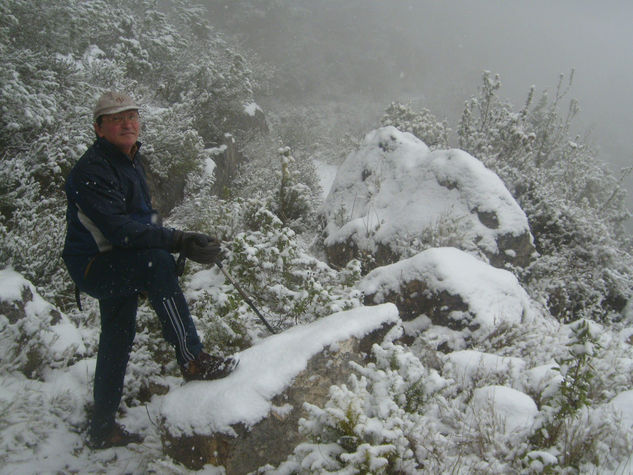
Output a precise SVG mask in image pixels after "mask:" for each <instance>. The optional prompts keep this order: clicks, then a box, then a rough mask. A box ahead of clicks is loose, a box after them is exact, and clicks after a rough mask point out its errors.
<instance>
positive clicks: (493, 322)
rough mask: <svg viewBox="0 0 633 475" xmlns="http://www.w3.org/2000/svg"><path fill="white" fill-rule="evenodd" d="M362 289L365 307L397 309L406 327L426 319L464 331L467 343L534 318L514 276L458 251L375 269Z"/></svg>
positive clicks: (436, 250) (431, 253)
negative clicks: (381, 305) (477, 335)
mask: <svg viewBox="0 0 633 475" xmlns="http://www.w3.org/2000/svg"><path fill="white" fill-rule="evenodd" d="M358 287H359V289H360V290H361V291H362V292H363V293H364V295H365V303H366V304H371V305H375V304H379V303H384V302H392V303H395V304H396V305H397V307H398V310H399V312H400V316H401V318H402V319H403V320H405V321H406V320H413V319H415V318H416V317H418V316H420V315H426V316H427V317H428V318H430V319H431V321H432V322H433V323H434V324H435V325H440V326H444V327H448V328H450V329H452V330H456V331H462V330H465V331H466V333H468V334H464V335H463V336H464V337H466V338H468V337H469V335H470V334H471V333H472V332H476V331H480V332H484V333H485V332H489V331H491V330H492V329H493V328H496V327H498V326H500V325H504V324H507V325H514V324H518V323H520V322H522V321H524V320H525V319H527V318H533V310H532V308H531V305H530V299H529V297H528V295H527V293H526V292H525V290H524V289H523V288H522V287H521V285H520V284H519V282H518V280H517V278H516V277H515V276H514V274H512V273H511V272H509V271H506V270H503V269H497V268H496V267H493V266H491V265H489V264H486V263H485V262H482V261H480V260H479V259H477V258H475V257H473V256H471V255H470V254H467V253H466V252H464V251H460V250H459V249H455V248H433V249H428V250H426V251H423V252H421V253H419V254H417V255H415V256H413V257H411V258H409V259H404V260H402V261H400V262H397V263H395V264H391V265H388V266H384V267H379V268H377V269H374V270H373V271H371V272H370V273H369V274H367V275H366V276H365V277H364V278H363V279H362V280H361V282H360V283H359V286H358ZM453 349H457V348H454V347H453Z"/></svg>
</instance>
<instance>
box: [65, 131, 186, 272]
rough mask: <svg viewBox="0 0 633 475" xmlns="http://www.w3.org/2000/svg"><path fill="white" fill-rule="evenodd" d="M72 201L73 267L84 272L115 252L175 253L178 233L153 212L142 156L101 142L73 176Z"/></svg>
mask: <svg viewBox="0 0 633 475" xmlns="http://www.w3.org/2000/svg"><path fill="white" fill-rule="evenodd" d="M137 145H138V146H139V147H140V143H138V144H137ZM66 196H67V198H68V208H67V211H66V225H67V229H66V241H65V244H64V251H63V253H62V256H63V257H64V260H65V261H66V264H67V265H69V264H71V263H72V264H73V267H75V266H77V265H80V266H81V267H84V266H85V264H87V263H88V261H90V260H91V259H92V257H94V256H95V255H96V254H98V253H100V252H107V251H109V250H111V249H113V248H127V249H145V248H161V249H166V250H170V249H171V247H172V244H173V240H174V230H173V229H170V228H165V227H162V226H161V225H160V220H159V218H158V213H157V212H156V211H155V210H154V209H153V208H152V204H151V198H150V195H149V191H148V189H147V182H146V180H145V171H144V170H143V167H142V165H141V164H140V162H139V155H138V152H137V155H136V156H135V159H134V160H131V159H130V158H129V157H128V156H127V155H125V154H124V153H122V152H121V151H119V149H117V148H116V147H115V146H114V145H112V144H111V143H110V142H108V141H107V140H105V139H103V138H99V139H97V140H96V141H95V142H94V144H93V145H92V146H91V147H90V148H89V149H88V150H87V151H86V153H84V155H83V156H82V157H81V158H80V159H79V161H78V162H77V163H76V164H75V166H74V167H73V169H72V170H71V171H70V173H69V174H68V177H67V178H66ZM69 267H70V266H69ZM75 269H77V268H76V267H75Z"/></svg>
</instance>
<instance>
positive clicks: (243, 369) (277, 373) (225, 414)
mask: <svg viewBox="0 0 633 475" xmlns="http://www.w3.org/2000/svg"><path fill="white" fill-rule="evenodd" d="M398 321H399V317H398V310H397V309H396V307H395V305H393V304H383V305H379V306H376V307H362V308H357V309H353V310H348V311H345V312H339V313H335V314H333V315H331V316H329V317H325V318H322V319H320V320H317V321H316V322H314V323H311V324H309V325H301V326H296V327H293V328H291V329H289V330H287V331H285V332H283V333H281V334H276V335H272V336H270V337H268V338H266V339H264V340H262V341H261V342H259V343H258V344H256V345H254V346H252V347H250V348H248V349H247V350H244V351H242V352H241V353H239V355H238V356H239V359H240V365H239V366H238V368H237V370H236V371H235V372H233V373H232V374H231V375H229V376H228V377H226V378H223V379H221V380H218V381H211V382H195V383H190V384H186V385H184V386H182V387H180V388H178V389H176V390H174V391H171V392H170V393H169V394H168V395H167V396H166V397H165V399H164V401H163V405H162V408H161V414H162V416H163V418H164V419H165V421H166V424H167V425H168V427H169V431H170V432H171V433H172V435H178V434H179V433H180V434H186V435H191V434H192V433H196V434H212V433H216V432H221V433H226V434H233V429H232V428H231V426H232V425H235V424H238V423H242V424H245V425H246V426H248V427H250V426H252V425H254V424H256V423H257V422H259V421H260V420H261V419H263V418H264V417H265V416H266V415H268V413H269V412H270V411H271V410H272V409H273V405H272V403H271V400H272V398H273V397H274V396H276V395H278V394H280V393H281V392H283V390H284V389H285V388H286V387H288V386H289V385H290V383H291V382H292V380H293V379H294V378H295V377H296V376H297V375H298V374H299V373H300V372H301V371H303V370H305V368H306V367H307V364H308V361H309V360H310V358H312V357H313V356H315V355H316V354H318V353H320V352H321V351H322V350H323V349H324V348H325V347H327V346H330V345H332V344H335V343H336V342H340V341H344V340H347V339H348V338H351V337H357V338H360V337H362V336H364V335H366V334H367V333H369V332H371V331H373V330H375V329H376V328H379V327H380V326H381V325H382V324H383V323H397V322H398Z"/></svg>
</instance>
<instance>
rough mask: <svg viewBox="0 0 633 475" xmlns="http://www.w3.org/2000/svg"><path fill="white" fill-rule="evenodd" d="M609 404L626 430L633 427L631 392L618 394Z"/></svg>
mask: <svg viewBox="0 0 633 475" xmlns="http://www.w3.org/2000/svg"><path fill="white" fill-rule="evenodd" d="M610 404H611V406H612V407H613V408H614V409H615V410H616V411H617V413H618V414H620V416H621V419H620V421H621V423H622V425H624V426H625V427H627V428H631V427H633V390H630V391H624V392H622V393H620V394H618V395H617V396H616V397H614V398H613V399H612V400H611V402H610Z"/></svg>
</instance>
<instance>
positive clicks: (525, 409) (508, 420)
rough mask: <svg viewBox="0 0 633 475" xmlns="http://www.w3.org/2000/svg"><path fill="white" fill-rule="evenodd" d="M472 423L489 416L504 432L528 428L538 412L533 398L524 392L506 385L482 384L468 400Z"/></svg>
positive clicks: (498, 428)
mask: <svg viewBox="0 0 633 475" xmlns="http://www.w3.org/2000/svg"><path fill="white" fill-rule="evenodd" d="M470 408H471V410H472V418H473V423H474V424H475V425H479V424H481V419H482V418H486V417H490V418H492V419H493V420H494V426H495V427H496V428H497V430H498V431H500V432H505V433H506V434H509V433H512V432H516V431H520V430H529V429H530V427H531V426H532V424H533V423H534V419H535V417H536V415H537V414H538V408H537V407H536V403H535V402H534V400H533V399H532V398H531V397H530V396H528V395H527V394H525V393H522V392H521V391H517V390H516V389H512V388H509V387H507V386H499V385H492V386H484V387H481V388H477V389H475V391H474V392H473V398H472V400H471V401H470Z"/></svg>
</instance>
